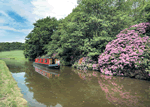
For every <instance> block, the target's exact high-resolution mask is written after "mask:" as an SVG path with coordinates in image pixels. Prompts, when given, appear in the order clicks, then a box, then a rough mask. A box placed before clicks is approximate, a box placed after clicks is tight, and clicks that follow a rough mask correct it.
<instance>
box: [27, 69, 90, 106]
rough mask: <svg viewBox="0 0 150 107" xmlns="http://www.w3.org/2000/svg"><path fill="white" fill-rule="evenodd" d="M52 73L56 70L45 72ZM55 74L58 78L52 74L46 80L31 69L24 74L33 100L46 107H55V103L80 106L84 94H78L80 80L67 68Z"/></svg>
mask: <svg viewBox="0 0 150 107" xmlns="http://www.w3.org/2000/svg"><path fill="white" fill-rule="evenodd" d="M34 70H35V69H34ZM42 70H43V69H42ZM44 70H46V69H44ZM44 70H43V71H44ZM39 71H40V70H39ZM54 71H57V70H52V69H51V70H48V69H47V72H54ZM62 72H63V73H62ZM55 73H56V72H55ZM57 73H60V76H59V77H55V75H53V74H52V75H53V76H52V78H46V77H44V76H41V74H39V73H37V72H35V71H33V70H32V69H31V70H30V72H26V75H25V77H26V79H25V82H26V83H27V84H26V85H27V87H28V88H29V91H32V92H33V93H34V94H33V98H34V99H36V100H37V101H38V102H39V103H43V104H45V105H47V106H50V105H53V106H55V105H56V104H57V103H59V104H61V105H62V106H65V107H76V106H77V105H79V106H81V105H82V103H83V102H82V98H83V95H84V92H80V91H79V89H80V87H83V84H82V82H81V81H82V80H81V79H80V78H79V77H78V76H77V75H73V74H72V72H71V69H70V68H69V67H66V69H65V68H64V70H62V71H58V72H57ZM31 74H32V75H31ZM74 80H77V81H80V82H77V81H74ZM85 87H87V85H85ZM85 93H86V92H85ZM83 99H84V98H83Z"/></svg>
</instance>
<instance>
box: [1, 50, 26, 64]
mask: <svg viewBox="0 0 150 107" xmlns="http://www.w3.org/2000/svg"><path fill="white" fill-rule="evenodd" d="M0 58H15V60H17V61H18V60H25V61H28V60H27V59H25V57H24V55H23V50H14V51H3V52H0Z"/></svg>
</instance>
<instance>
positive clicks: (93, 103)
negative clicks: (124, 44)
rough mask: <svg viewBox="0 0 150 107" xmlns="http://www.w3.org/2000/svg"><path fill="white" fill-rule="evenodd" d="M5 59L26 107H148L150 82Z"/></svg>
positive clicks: (149, 103)
mask: <svg viewBox="0 0 150 107" xmlns="http://www.w3.org/2000/svg"><path fill="white" fill-rule="evenodd" d="M5 62H6V64H7V66H8V68H9V70H10V71H11V73H12V76H13V78H14V79H15V80H16V81H17V83H18V87H19V88H20V89H21V93H22V94H23V95H24V96H23V97H24V98H25V99H26V100H27V101H28V103H29V104H30V105H29V107H150V81H145V80H137V79H132V78H127V77H112V76H106V75H102V74H100V73H99V72H96V71H80V70H76V69H73V68H71V67H67V66H61V68H60V70H57V69H47V68H45V67H41V66H39V65H36V66H33V65H32V62H24V63H22V64H21V65H15V64H12V63H9V60H5Z"/></svg>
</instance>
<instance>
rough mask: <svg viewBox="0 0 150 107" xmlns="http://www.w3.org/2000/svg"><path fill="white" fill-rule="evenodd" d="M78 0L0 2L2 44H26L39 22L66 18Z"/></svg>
mask: <svg viewBox="0 0 150 107" xmlns="http://www.w3.org/2000/svg"><path fill="white" fill-rule="evenodd" d="M76 6H77V0H0V42H22V43H24V42H25V37H26V36H27V35H28V34H29V33H30V32H31V30H33V28H34V26H33V23H35V22H36V21H37V20H39V19H42V18H46V17H47V16H50V17H55V18H57V19H58V20H59V19H61V18H65V17H66V16H67V15H68V14H70V13H71V12H72V9H73V8H75V7H76Z"/></svg>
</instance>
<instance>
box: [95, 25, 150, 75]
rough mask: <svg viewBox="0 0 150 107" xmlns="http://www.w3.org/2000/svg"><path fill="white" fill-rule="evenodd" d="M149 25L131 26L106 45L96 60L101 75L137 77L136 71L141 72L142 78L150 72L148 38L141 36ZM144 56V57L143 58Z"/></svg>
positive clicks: (149, 40) (149, 39)
mask: <svg viewBox="0 0 150 107" xmlns="http://www.w3.org/2000/svg"><path fill="white" fill-rule="evenodd" d="M147 26H150V23H140V24H138V25H133V26H131V27H129V29H124V30H123V31H121V32H120V33H119V34H118V35H117V36H116V37H117V39H115V40H113V41H111V42H109V43H108V44H107V45H106V49H105V52H104V53H102V54H101V55H100V56H99V58H98V66H99V69H100V71H101V72H102V73H104V74H109V75H116V74H117V75H124V76H131V74H132V77H135V76H136V75H139V74H138V73H139V72H137V71H136V70H139V69H140V70H141V71H142V72H141V75H142V76H148V75H147V74H148V73H146V72H145V69H146V70H147V71H149V70H150V68H149V67H150V57H149V52H150V47H149V46H148V45H149V44H148V43H149V42H150V38H149V37H148V36H146V35H142V34H144V33H146V32H145V29H146V27H147ZM145 55H146V56H145Z"/></svg>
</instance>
